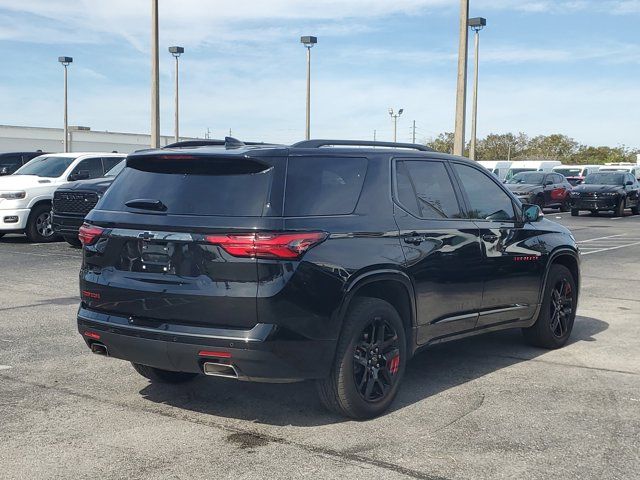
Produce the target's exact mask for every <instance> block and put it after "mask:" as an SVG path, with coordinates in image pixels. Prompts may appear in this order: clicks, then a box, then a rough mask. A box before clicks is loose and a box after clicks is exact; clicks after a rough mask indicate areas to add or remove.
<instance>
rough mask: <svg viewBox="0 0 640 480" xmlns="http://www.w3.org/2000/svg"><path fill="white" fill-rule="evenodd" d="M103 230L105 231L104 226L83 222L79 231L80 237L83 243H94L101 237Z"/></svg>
mask: <svg viewBox="0 0 640 480" xmlns="http://www.w3.org/2000/svg"><path fill="white" fill-rule="evenodd" d="M102 232H104V228H101V227H96V226H95V225H89V224H88V223H83V224H82V226H81V227H80V231H79V232H78V239H79V240H80V243H82V245H92V244H94V243H95V242H96V241H97V240H98V238H100V235H102Z"/></svg>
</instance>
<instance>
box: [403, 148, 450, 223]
mask: <svg viewBox="0 0 640 480" xmlns="http://www.w3.org/2000/svg"><path fill="white" fill-rule="evenodd" d="M396 194H397V197H398V201H399V202H400V204H401V205H402V206H403V207H404V208H405V210H407V211H409V212H410V213H412V214H413V215H415V216H416V217H420V218H424V219H442V218H460V217H461V215H460V206H459V205H458V200H457V198H456V194H455V191H454V189H453V185H452V184H451V179H450V178H449V174H448V173H447V169H446V167H445V165H444V163H442V162H436V161H428V160H427V161H420V160H403V161H398V162H396Z"/></svg>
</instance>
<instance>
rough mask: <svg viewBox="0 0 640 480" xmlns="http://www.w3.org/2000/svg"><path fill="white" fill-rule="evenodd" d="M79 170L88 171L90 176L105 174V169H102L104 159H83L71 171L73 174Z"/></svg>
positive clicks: (97, 176)
mask: <svg viewBox="0 0 640 480" xmlns="http://www.w3.org/2000/svg"><path fill="white" fill-rule="evenodd" d="M78 172H88V173H89V178H99V177H101V176H102V175H104V170H103V169H102V159H101V158H98V157H96V158H87V159H86V160H82V161H81V162H80V163H79V164H78V165H76V166H75V168H74V169H73V170H72V171H71V175H75V174H77V173H78Z"/></svg>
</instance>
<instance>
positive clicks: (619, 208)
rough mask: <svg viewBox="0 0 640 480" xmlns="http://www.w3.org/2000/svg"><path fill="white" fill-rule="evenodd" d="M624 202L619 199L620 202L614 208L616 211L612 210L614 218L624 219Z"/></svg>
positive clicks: (622, 199)
mask: <svg viewBox="0 0 640 480" xmlns="http://www.w3.org/2000/svg"><path fill="white" fill-rule="evenodd" d="M624 204H625V200H624V198H621V199H620V201H619V202H618V205H617V206H616V209H615V210H614V212H613V214H614V215H615V216H616V217H624V207H625V205H624Z"/></svg>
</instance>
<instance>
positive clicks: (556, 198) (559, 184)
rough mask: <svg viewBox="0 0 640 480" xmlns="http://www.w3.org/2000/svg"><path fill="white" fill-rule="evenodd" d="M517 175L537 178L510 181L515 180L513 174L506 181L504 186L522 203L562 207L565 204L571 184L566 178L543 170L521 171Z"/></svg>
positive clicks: (543, 206)
mask: <svg viewBox="0 0 640 480" xmlns="http://www.w3.org/2000/svg"><path fill="white" fill-rule="evenodd" d="M519 176H524V177H523V178H525V179H526V178H527V177H531V178H536V179H537V178H539V179H540V181H539V182H537V183H535V184H534V183H510V182H513V181H517V179H518V177H517V176H514V178H511V179H509V180H508V182H507V183H506V186H507V188H508V189H509V190H511V192H513V194H514V195H515V196H516V197H517V198H518V199H519V200H520V201H522V203H531V204H536V205H538V206H540V207H541V208H545V207H552V208H557V207H562V206H566V204H567V202H568V200H569V192H570V191H571V188H572V186H571V184H570V183H569V181H568V179H566V178H565V177H563V176H562V175H560V174H559V173H544V172H522V173H521V174H519Z"/></svg>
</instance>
